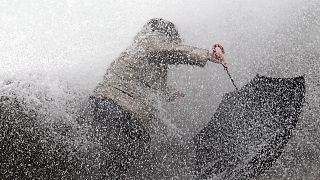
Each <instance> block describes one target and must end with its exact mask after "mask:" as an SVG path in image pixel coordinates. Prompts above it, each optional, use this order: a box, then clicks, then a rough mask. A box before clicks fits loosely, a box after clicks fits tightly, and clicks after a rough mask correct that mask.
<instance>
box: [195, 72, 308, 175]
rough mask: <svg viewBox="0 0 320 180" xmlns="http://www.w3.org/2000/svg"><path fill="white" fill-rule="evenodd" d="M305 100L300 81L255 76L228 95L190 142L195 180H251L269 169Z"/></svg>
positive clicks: (300, 78) (303, 89)
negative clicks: (192, 151) (193, 143)
mask: <svg viewBox="0 0 320 180" xmlns="http://www.w3.org/2000/svg"><path fill="white" fill-rule="evenodd" d="M304 95H305V81H304V77H296V78H270V77H264V76H259V75H257V76H256V77H255V78H254V79H253V80H252V81H251V82H250V83H249V84H247V85H245V86H244V87H243V88H241V89H240V90H239V91H235V92H231V93H228V94H226V95H225V96H224V97H223V100H222V102H221V104H220V105H219V107H218V109H217V112H216V113H215V114H214V115H213V117H212V119H211V121H210V122H209V124H208V125H207V126H206V127H205V128H203V129H202V130H201V131H200V132H199V133H198V134H197V135H196V136H195V138H194V141H195V145H196V168H195V169H196V173H197V177H199V179H207V178H211V177H214V176H218V177H220V178H222V179H232V180H235V179H249V178H251V177H255V176H257V175H259V174H261V173H263V172H264V171H265V170H266V169H268V168H269V167H271V166H272V163H273V162H275V160H276V159H277V158H278V157H279V156H280V154H281V152H282V151H283V148H284V146H285V145H286V144H287V142H288V140H289V138H290V136H291V131H292V130H293V129H294V128H295V126H296V124H297V121H298V118H299V115H300V113H301V110H302V106H303V103H304Z"/></svg>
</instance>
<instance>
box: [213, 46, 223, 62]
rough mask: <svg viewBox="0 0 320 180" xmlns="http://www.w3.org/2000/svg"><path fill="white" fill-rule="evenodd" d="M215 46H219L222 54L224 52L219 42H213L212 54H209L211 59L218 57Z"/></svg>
mask: <svg viewBox="0 0 320 180" xmlns="http://www.w3.org/2000/svg"><path fill="white" fill-rule="evenodd" d="M216 48H219V49H220V50H221V52H222V54H224V48H223V46H222V45H221V44H215V45H213V46H212V54H211V57H212V58H213V59H218V54H217V50H216Z"/></svg>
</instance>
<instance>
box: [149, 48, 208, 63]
mask: <svg viewBox="0 0 320 180" xmlns="http://www.w3.org/2000/svg"><path fill="white" fill-rule="evenodd" d="M149 56H150V57H149V59H152V60H156V61H160V62H161V63H164V64H175V65H177V64H188V65H196V66H200V67H203V66H205V65H206V63H207V61H208V60H209V59H210V55H209V51H208V50H206V49H200V48H196V47H192V46H187V45H177V46H171V47H170V46H169V47H168V46H167V47H166V48H159V49H157V50H154V51H151V52H150V53H149Z"/></svg>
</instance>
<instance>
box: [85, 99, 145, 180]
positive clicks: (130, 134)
mask: <svg viewBox="0 0 320 180" xmlns="http://www.w3.org/2000/svg"><path fill="white" fill-rule="evenodd" d="M90 103H91V113H92V116H93V122H92V130H93V134H94V136H95V137H96V138H97V140H98V142H99V143H100V145H101V153H100V158H101V165H100V173H101V174H102V175H103V176H105V177H106V178H108V179H126V177H125V176H126V174H127V172H128V171H129V170H130V168H132V167H134V166H138V165H139V163H141V160H142V157H143V155H144V153H146V152H147V150H148V144H149V142H150V136H149V133H148V132H147V131H146V129H145V128H144V127H143V125H142V124H141V123H140V122H141V121H139V119H137V118H135V117H134V116H133V115H132V113H130V112H128V111H126V110H124V109H123V108H122V107H121V106H119V105H117V104H116V103H115V102H113V101H112V100H110V99H101V98H96V97H90Z"/></svg>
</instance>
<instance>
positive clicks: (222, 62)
mask: <svg viewBox="0 0 320 180" xmlns="http://www.w3.org/2000/svg"><path fill="white" fill-rule="evenodd" d="M216 48H219V49H220V50H221V53H222V54H224V48H223V46H222V45H221V44H214V45H213V46H212V54H211V58H213V59H216V60H218V61H219V62H220V63H221V65H222V66H223V68H224V70H225V71H226V72H227V74H228V76H229V78H230V80H231V82H232V84H233V86H234V87H235V88H236V90H238V87H237V86H236V84H235V83H234V81H233V78H232V77H231V75H230V73H229V70H228V67H227V65H226V64H225V63H224V58H223V57H222V58H221V57H219V56H218V52H217V50H216Z"/></svg>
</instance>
